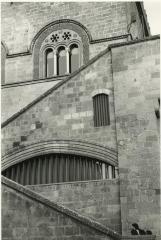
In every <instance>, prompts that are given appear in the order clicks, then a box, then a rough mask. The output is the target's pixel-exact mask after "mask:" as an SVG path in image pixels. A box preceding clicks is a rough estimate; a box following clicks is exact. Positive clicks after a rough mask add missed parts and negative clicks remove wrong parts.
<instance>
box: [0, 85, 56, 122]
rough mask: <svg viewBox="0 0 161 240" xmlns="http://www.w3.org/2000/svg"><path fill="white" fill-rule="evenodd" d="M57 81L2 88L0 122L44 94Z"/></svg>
mask: <svg viewBox="0 0 161 240" xmlns="http://www.w3.org/2000/svg"><path fill="white" fill-rule="evenodd" d="M58 82H59V81H50V82H41V83H39V82H37V83H35V82H34V83H32V84H31V83H30V84H28V85H22V86H16V87H15V86H12V87H9V88H3V89H2V91H1V107H2V113H1V122H4V121H6V120H7V119H8V118H10V117H11V116H12V115H13V114H15V113H17V112H19V111H20V110H21V109H22V108H24V107H25V106H26V105H28V104H29V103H30V102H32V101H33V100H34V99H35V98H37V97H39V96H40V95H41V94H43V93H44V92H46V91H47V90H48V89H50V88H51V87H53V86H54V85H55V84H57V83H58Z"/></svg>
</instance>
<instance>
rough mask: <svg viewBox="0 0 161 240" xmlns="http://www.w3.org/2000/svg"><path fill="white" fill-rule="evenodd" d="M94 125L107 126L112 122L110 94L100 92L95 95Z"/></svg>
mask: <svg viewBox="0 0 161 240" xmlns="http://www.w3.org/2000/svg"><path fill="white" fill-rule="evenodd" d="M93 110H94V126H95V127H100V126H106V125H109V124H110V114H109V96H108V95H107V94H103V93H102V94H98V95H96V96H94V97H93Z"/></svg>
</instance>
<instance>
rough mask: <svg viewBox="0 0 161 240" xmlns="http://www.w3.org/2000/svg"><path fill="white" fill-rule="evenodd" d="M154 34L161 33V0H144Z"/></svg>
mask: <svg viewBox="0 0 161 240" xmlns="http://www.w3.org/2000/svg"><path fill="white" fill-rule="evenodd" d="M143 2H144V8H145V10H146V14H147V18H148V22H149V25H150V30H151V34H152V35H156V34H160V33H161V1H155V0H153V1H148V0H146V1H143Z"/></svg>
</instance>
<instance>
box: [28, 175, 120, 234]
mask: <svg viewBox="0 0 161 240" xmlns="http://www.w3.org/2000/svg"><path fill="white" fill-rule="evenodd" d="M28 187H29V188H30V189H32V190H34V191H36V192H37V193H39V194H41V195H43V196H44V197H46V198H48V199H50V200H51V201H55V202H58V203H60V204H62V205H64V206H66V207H68V208H70V209H73V210H75V211H78V212H80V213H81V214H82V215H85V216H87V217H90V218H93V219H95V220H96V221H98V222H100V223H102V224H103V225H104V226H107V227H109V228H111V229H113V230H115V231H116V232H119V233H121V219H120V215H121V212H120V193H119V192H120V191H119V188H120V186H119V180H118V179H113V180H101V181H88V182H72V183H61V184H50V185H35V186H28Z"/></svg>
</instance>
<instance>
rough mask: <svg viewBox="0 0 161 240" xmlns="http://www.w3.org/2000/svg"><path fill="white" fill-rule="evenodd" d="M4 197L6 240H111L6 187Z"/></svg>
mask: <svg viewBox="0 0 161 240" xmlns="http://www.w3.org/2000/svg"><path fill="white" fill-rule="evenodd" d="M2 193H3V194H2V219H3V221H2V239H4V240H5V239H7V240H22V239H26V240H29V239H30V240H38V239H39V240H40V239H41V240H58V239H59V240H69V239H70V240H91V239H92V240H108V239H109V240H112V238H111V237H108V236H107V235H104V234H103V233H101V232H99V231H96V230H95V229H92V228H90V227H89V226H87V225H84V224H82V223H81V222H79V221H77V220H74V219H72V218H71V217H69V216H68V215H66V214H62V213H60V212H59V211H56V210H54V209H51V208H49V207H47V206H45V205H43V204H42V203H39V202H37V201H35V200H34V199H30V198H28V197H27V196H25V195H24V194H22V193H18V192H17V191H15V190H13V189H11V188H9V187H7V186H5V185H2Z"/></svg>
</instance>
